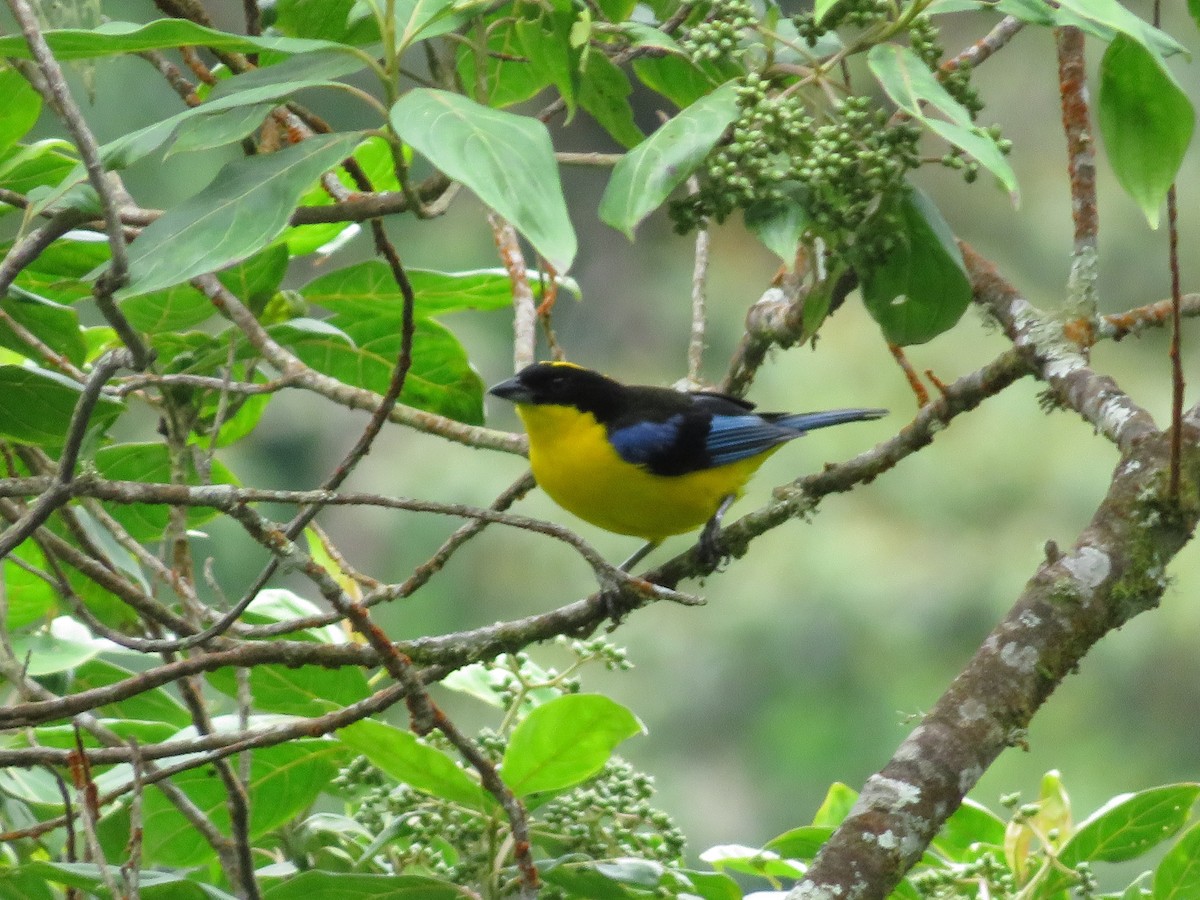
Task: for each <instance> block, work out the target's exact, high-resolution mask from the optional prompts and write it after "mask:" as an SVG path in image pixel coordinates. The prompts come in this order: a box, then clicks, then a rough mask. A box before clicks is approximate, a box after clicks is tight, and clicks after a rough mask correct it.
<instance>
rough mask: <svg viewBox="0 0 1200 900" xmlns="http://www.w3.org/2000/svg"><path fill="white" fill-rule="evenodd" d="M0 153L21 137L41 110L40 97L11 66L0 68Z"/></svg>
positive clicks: (31, 125) (35, 120)
mask: <svg viewBox="0 0 1200 900" xmlns="http://www.w3.org/2000/svg"><path fill="white" fill-rule="evenodd" d="M0 97H3V98H4V103H3V104H0V153H3V152H6V151H7V150H8V149H9V148H10V147H12V146H13V145H14V144H16V142H17V141H19V140H20V139H21V138H23V137H24V136H25V134H26V132H28V131H29V129H31V128H32V127H33V125H34V123H35V122H37V120H38V116H39V115H40V114H41V112H42V97H41V95H40V94H39V93H38V92H37V91H35V90H34V89H33V88H32V87H30V85H29V82H28V81H26V80H25V79H24V78H23V77H22V76H21V74H20V73H19V72H18V71H17V70H16V69H13V68H11V67H5V68H3V69H0Z"/></svg>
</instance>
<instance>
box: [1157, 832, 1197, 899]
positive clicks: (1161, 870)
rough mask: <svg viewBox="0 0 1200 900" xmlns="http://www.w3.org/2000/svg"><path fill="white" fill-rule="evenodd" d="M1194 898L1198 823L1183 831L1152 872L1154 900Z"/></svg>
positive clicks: (1195, 893)
mask: <svg viewBox="0 0 1200 900" xmlns="http://www.w3.org/2000/svg"><path fill="white" fill-rule="evenodd" d="M1195 897H1200V824H1196V825H1193V826H1192V827H1191V828H1189V829H1188V830H1187V831H1186V832H1184V834H1183V837H1181V838H1180V839H1179V843H1177V844H1176V845H1175V846H1174V847H1172V848H1171V849H1170V850H1169V851H1168V852H1167V855H1166V856H1164V857H1163V859H1162V862H1160V863H1159V864H1158V869H1157V870H1156V871H1155V873H1154V900H1193V898H1195Z"/></svg>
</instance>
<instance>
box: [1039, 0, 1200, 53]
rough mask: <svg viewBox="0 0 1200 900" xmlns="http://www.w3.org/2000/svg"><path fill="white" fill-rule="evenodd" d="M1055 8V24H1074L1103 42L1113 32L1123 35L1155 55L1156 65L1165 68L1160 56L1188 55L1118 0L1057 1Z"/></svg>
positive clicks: (1166, 35) (1162, 32)
mask: <svg viewBox="0 0 1200 900" xmlns="http://www.w3.org/2000/svg"><path fill="white" fill-rule="evenodd" d="M1058 7H1059V10H1058V12H1057V13H1056V17H1055V18H1056V21H1057V22H1058V24H1077V25H1079V26H1081V27H1083V28H1084V30H1086V31H1089V32H1090V33H1092V34H1095V35H1097V36H1098V37H1101V38H1104V39H1105V40H1111V39H1113V37H1114V32H1115V34H1116V35H1123V36H1124V37H1127V38H1129V39H1130V40H1132V41H1134V42H1135V43H1137V44H1139V45H1141V47H1142V48H1143V49H1144V50H1146V51H1147V52H1148V53H1150V54H1152V55H1153V56H1155V57H1156V58H1157V60H1158V62H1159V64H1160V65H1164V66H1165V60H1164V58H1163V57H1164V56H1170V55H1173V54H1176V53H1183V54H1185V55H1186V54H1187V52H1188V51H1187V48H1186V47H1184V46H1183V45H1182V44H1180V43H1179V42H1178V41H1176V40H1175V38H1173V37H1171V36H1170V35H1169V34H1167V33H1166V32H1165V31H1161V30H1160V29H1158V28H1155V27H1154V26H1153V25H1151V24H1150V23H1149V22H1146V21H1144V20H1143V19H1140V18H1138V17H1137V16H1136V15H1134V14H1133V13H1132V12H1130V11H1129V10H1128V9H1126V8H1125V7H1124V6H1122V5H1121V3H1119V2H1118V0H1060V2H1059V3H1058ZM1066 16H1070V17H1071V19H1070V20H1067V19H1066V18H1065V17H1066ZM1095 25H1099V26H1100V28H1096V27H1094V26H1095Z"/></svg>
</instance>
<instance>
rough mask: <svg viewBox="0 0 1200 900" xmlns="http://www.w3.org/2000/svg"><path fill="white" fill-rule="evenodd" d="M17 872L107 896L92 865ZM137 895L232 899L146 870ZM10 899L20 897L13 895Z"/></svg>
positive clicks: (40, 866) (47, 865) (164, 899)
mask: <svg viewBox="0 0 1200 900" xmlns="http://www.w3.org/2000/svg"><path fill="white" fill-rule="evenodd" d="M0 871H3V870H0ZM21 871H23V872H26V873H28V874H30V875H33V876H35V877H40V878H41V879H42V881H43V882H45V883H54V884H63V885H67V886H68V887H73V888H80V889H82V890H85V891H88V892H89V893H90V894H92V895H94V896H97V897H107V896H109V894H108V891H107V890H106V888H105V884H106V882H105V880H104V875H103V874H101V872H100V868H99V866H97V865H95V864H94V863H65V862H34V863H27V864H25V865H24V866H22V867H21ZM110 873H111V869H110ZM2 883H3V882H0V884H2ZM118 883H119V882H118ZM0 893H2V892H0ZM138 895H139V896H140V897H144V898H146V900H234V897H233V895H232V894H228V893H226V892H225V891H222V890H220V889H219V888H216V887H213V886H212V885H208V884H201V883H200V882H198V881H192V880H191V879H189V878H187V877H185V876H184V875H181V874H178V873H176V872H160V871H156V870H154V869H150V868H142V869H140V870H139V871H138ZM4 896H5V898H6V900H7V898H8V897H9V895H7V894H5V895H4ZM35 896H40V895H32V896H31V897H30V900H33V897H35ZM13 900H24V898H23V897H21V895H16V896H14V897H13Z"/></svg>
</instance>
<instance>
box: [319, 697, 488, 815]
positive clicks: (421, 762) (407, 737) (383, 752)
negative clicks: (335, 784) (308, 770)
mask: <svg viewBox="0 0 1200 900" xmlns="http://www.w3.org/2000/svg"><path fill="white" fill-rule="evenodd" d="M337 737H338V739H339V740H341V741H342V743H344V744H345V745H346V746H347V747H349V748H350V749H351V750H353V751H355V752H356V753H361V754H362V755H363V756H365V757H366V758H367V759H369V760H370V761H371V762H372V763H374V764H375V765H376V766H378V767H379V768H380V769H382V770H383V771H384V772H386V773H387V774H388V775H390V776H391V777H392V778H394V779H396V780H397V781H399V782H402V783H403V784H407V785H410V786H411V787H414V788H416V789H417V790H420V791H424V792H425V793H427V794H432V795H433V796H435V797H440V798H442V799H443V800H449V801H450V802H452V803H461V804H463V805H465V806H467V807H469V808H471V809H481V808H486V806H487V805H488V804H487V801H486V800H485V796H487V795H486V794H485V792H484V790H483V788H482V787H481V786H480V784H479V782H478V781H477V780H476V779H474V778H472V777H471V776H470V775H468V774H467V773H466V772H465V771H463V769H461V768H460V767H459V766H458V764H457V763H455V761H454V760H452V759H451V758H450V757H449V756H447V755H446V754H445V753H443V752H442V751H441V750H438V749H437V748H436V747H430V746H429V745H428V744H426V743H424V742H422V741H421V740H420V738H418V737H417V736H416V735H415V734H413V733H412V732H411V731H403V730H401V729H399V728H395V727H393V726H391V725H385V724H384V723H383V722H375V721H373V720H371V719H363V720H361V721H359V722H355V723H354V724H353V725H350V726H347V727H346V728H342V729H341V730H339V731H338V733H337Z"/></svg>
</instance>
